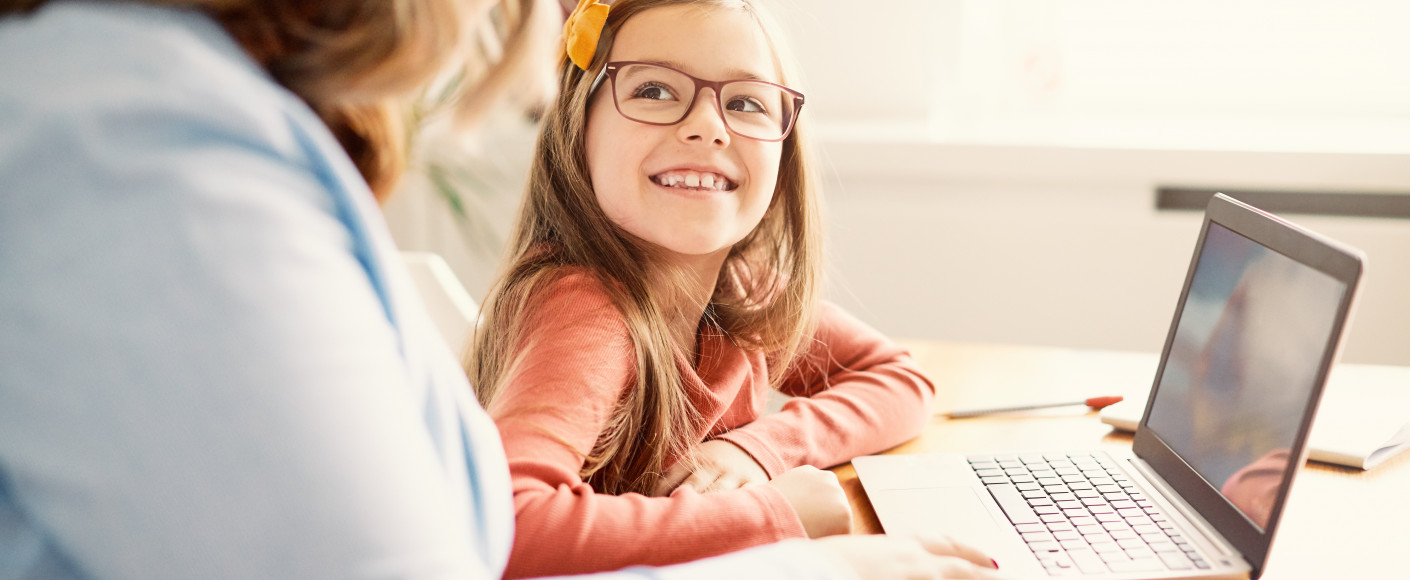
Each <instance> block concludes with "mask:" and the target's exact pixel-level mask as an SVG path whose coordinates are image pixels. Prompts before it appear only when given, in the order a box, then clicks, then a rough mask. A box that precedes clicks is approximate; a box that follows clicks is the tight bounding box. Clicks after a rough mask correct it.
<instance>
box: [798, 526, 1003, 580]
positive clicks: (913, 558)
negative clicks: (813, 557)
mask: <svg viewBox="0 0 1410 580" xmlns="http://www.w3.org/2000/svg"><path fill="white" fill-rule="evenodd" d="M815 545H816V546H817V547H818V548H819V549H821V550H822V551H823V552H824V553H826V554H828V555H829V556H832V557H833V558H836V559H837V560H839V561H841V563H842V564H844V565H845V567H846V569H848V570H851V571H853V572H855V573H856V575H857V577H858V578H861V579H862V580H871V579H873V578H875V579H883V578H885V579H891V578H906V579H934V580H940V579H945V580H956V579H961V578H964V579H969V578H979V579H994V578H999V577H1000V576H999V575H998V573H997V567H996V565H995V564H994V560H992V559H990V558H989V557H988V556H985V555H984V554H983V553H981V552H980V551H979V550H976V549H974V548H971V547H969V546H966V545H964V544H961V543H959V542H955V541H953V540H951V539H949V538H947V537H943V536H940V537H935V536H931V537H890V536H881V535H875V536H871V535H867V536H863V535H857V536H850V535H849V536H833V537H830V538H824V539H821V540H817V542H816V543H815Z"/></svg>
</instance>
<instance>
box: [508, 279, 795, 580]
mask: <svg viewBox="0 0 1410 580" xmlns="http://www.w3.org/2000/svg"><path fill="white" fill-rule="evenodd" d="M530 309H531V311H532V314H531V315H530V316H529V317H528V320H527V321H526V332H525V335H524V336H523V339H522V341H521V344H522V345H524V346H523V349H522V351H521V353H520V358H519V362H518V367H517V368H516V369H515V370H514V371H513V372H512V373H511V376H510V378H509V379H507V380H508V382H507V383H506V384H505V385H504V387H503V388H502V390H501V394H500V398H499V399H497V400H496V401H495V402H494V403H493V404H492V405H491V408H490V412H491V415H493V416H494V418H495V421H496V423H497V424H498V425H499V428H500V433H501V437H502V438H503V440H504V447H505V451H506V453H507V454H508V457H509V467H510V473H511V475H512V478H513V484H514V503H515V508H516V512H517V517H516V528H517V529H516V537H515V546H514V550H513V553H512V555H511V557H510V563H509V568H508V571H507V575H508V576H510V577H523V576H531V575H539V574H566V573H580V572H591V571H600V570H613V569H617V568H620V567H623V566H631V565H661V564H671V563H677V562H685V561H688V560H694V559H697V558H702V557H706V556H713V555H717V554H723V553H725V552H730V551H734V550H738V549H741V548H745V547H749V546H754V545H758V544H762V543H767V542H772V541H776V540H779V539H782V538H790V537H801V536H803V527H802V524H801V523H800V522H799V520H798V518H797V516H796V515H794V513H793V511H792V509H791V508H790V507H789V504H788V503H787V501H786V500H785V499H784V497H783V495H782V494H780V493H779V492H778V491H777V490H775V489H773V488H772V487H770V486H758V487H754V488H749V489H741V490H734V491H731V492H726V493H716V494H706V495H701V494H697V493H695V492H693V491H687V490H682V491H680V492H678V493H676V494H673V495H671V496H668V497H661V498H652V497H646V496H643V495H639V494H625V495H621V496H612V495H604V494H599V493H596V492H595V491H594V490H593V489H592V487H591V486H589V485H588V484H587V483H584V482H583V480H582V479H581V477H579V475H578V472H579V470H580V469H581V468H582V466H583V463H584V455H583V454H584V453H586V452H588V451H589V450H591V448H592V446H593V444H594V443H595V442H596V441H597V439H598V436H599V435H600V434H601V432H602V429H603V425H604V424H605V423H606V421H607V418H608V416H609V414H610V413H611V411H612V409H613V407H614V405H616V403H617V400H618V398H619V396H620V395H621V393H622V390H623V389H624V388H625V387H626V385H627V382H628V381H629V380H632V373H633V369H634V368H635V364H636V358H635V354H634V352H635V351H634V349H633V347H632V344H631V339H630V337H629V336H628V333H627V330H626V326H625V324H624V323H623V321H622V318H621V314H620V313H619V312H618V311H617V309H616V307H615V306H613V305H612V304H611V302H610V301H609V300H608V298H607V296H606V294H605V293H604V292H603V291H602V290H601V288H600V286H598V284H597V283H596V282H595V281H592V280H591V279H590V278H588V277H587V276H585V275H582V274H569V275H567V276H565V277H564V278H562V279H560V280H558V281H556V282H554V283H552V284H551V285H550V286H549V287H548V288H545V289H544V290H543V291H541V292H540V294H539V296H538V297H537V298H536V299H535V300H534V301H532V302H531V306H530Z"/></svg>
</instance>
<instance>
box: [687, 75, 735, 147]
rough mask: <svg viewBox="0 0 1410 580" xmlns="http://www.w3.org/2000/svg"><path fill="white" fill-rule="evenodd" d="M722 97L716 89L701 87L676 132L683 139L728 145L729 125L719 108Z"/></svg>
mask: <svg viewBox="0 0 1410 580" xmlns="http://www.w3.org/2000/svg"><path fill="white" fill-rule="evenodd" d="M719 102H720V98H719V97H718V96H716V94H715V91H714V89H701V90H700V92H699V93H698V94H696V95H695V102H694V103H691V104H690V111H689V112H687V113H686V115H685V118H684V119H682V120H681V122H680V125H678V126H677V127H676V134H677V135H678V136H679V137H680V139H681V140H682V141H686V142H692V143H693V142H701V143H706V144H708V145H711V146H714V147H720V148H724V147H728V146H729V143H730V133H729V127H726V126H725V118H724V116H723V113H721V112H720V110H719Z"/></svg>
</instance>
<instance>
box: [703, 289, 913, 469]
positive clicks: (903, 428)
mask: <svg viewBox="0 0 1410 580" xmlns="http://www.w3.org/2000/svg"><path fill="white" fill-rule="evenodd" d="M779 390H780V391H782V392H783V393H784V394H787V395H792V396H794V397H796V398H794V399H791V400H789V401H788V402H787V403H785V404H784V406H783V409H782V410H781V411H779V412H778V413H775V414H772V415H765V416H763V417H760V418H759V419H757V420H755V421H754V422H752V423H749V424H747V425H744V426H742V427H740V428H738V429H735V430H733V431H730V432H728V433H725V434H723V435H721V436H719V438H720V439H725V440H727V441H729V442H731V443H734V444H736V445H738V446H740V447H741V448H743V449H744V450H745V451H746V452H748V453H749V454H750V455H752V456H753V457H754V458H755V460H757V461H758V462H759V464H760V465H761V466H763V468H764V470H765V471H767V472H768V474H769V477H775V476H777V475H778V474H779V473H782V472H783V471H785V470H787V469H789V468H791V467H796V466H798V465H816V466H819V467H827V466H832V465H837V464H839V463H843V462H846V461H848V460H850V459H851V458H852V457H855V456H857V455H864V454H868V453H875V452H878V451H882V450H885V449H888V448H890V447H894V446H896V445H899V444H901V443H903V442H905V441H907V440H909V439H911V438H913V437H915V436H917V435H919V434H920V432H921V430H922V429H924V428H925V425H926V424H927V423H928V422H929V421H930V416H931V406H932V402H933V400H934V398H935V387H934V385H933V384H931V382H930V380H929V379H928V378H926V376H925V375H924V373H923V372H922V371H921V369H920V367H919V365H917V364H916V362H915V361H914V360H913V359H912V358H911V356H910V353H909V352H908V351H907V350H906V349H905V348H904V347H902V346H900V345H898V344H896V343H895V342H893V341H891V340H890V339H888V338H886V337H885V336H883V335H882V334H881V333H880V332H877V331H876V330H875V329H873V328H871V327H869V326H867V325H866V324H864V323H863V322H861V321H860V320H857V319H856V318H855V317H853V316H852V315H850V314H848V313H847V312H845V311H843V310H842V309H841V308H839V307H837V306H836V305H833V304H830V303H824V304H823V305H822V309H821V312H819V316H818V329H817V332H816V333H815V334H814V336H813V338H812V340H811V342H810V345H809V346H808V347H805V348H804V349H803V352H802V354H801V355H800V356H799V358H798V360H796V361H795V362H794V365H793V367H792V368H790V369H789V371H788V375H787V376H786V377H785V379H784V381H783V383H782V384H781V385H780V387H779Z"/></svg>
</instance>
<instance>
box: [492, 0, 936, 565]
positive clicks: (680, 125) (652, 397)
mask: <svg viewBox="0 0 1410 580" xmlns="http://www.w3.org/2000/svg"><path fill="white" fill-rule="evenodd" d="M604 13H606V14H605V24H604V18H603V17H604ZM599 27H600V28H599ZM567 29H568V35H567V42H566V44H567V48H568V53H569V57H570V59H571V60H570V61H566V62H564V64H563V65H562V70H561V77H560V83H561V94H560V96H559V98H558V101H557V102H556V104H555V105H554V108H553V109H552V110H551V111H549V112H548V114H547V117H546V119H545V120H544V124H543V129H542V134H541V136H540V139H539V145H538V152H537V157H536V159H535V160H534V165H533V169H532V172H531V176H530V181H529V185H528V192H527V198H526V200H525V201H524V205H523V208H522V209H521V213H520V216H519V221H518V224H517V230H516V234H515V237H514V240H513V242H512V249H511V252H512V254H511V259H510V261H509V262H508V265H507V270H506V271H505V272H504V273H503V274H502V277H501V279H500V280H499V282H498V283H497V284H496V285H495V287H494V288H493V289H492V291H491V293H490V295H489V297H488V299H487V300H486V305H485V310H484V318H483V321H482V324H481V326H480V328H479V329H478V330H477V332H476V334H475V338H474V343H473V347H472V353H471V355H470V357H469V359H468V360H467V370H468V372H469V374H470V377H471V382H472V384H474V385H476V389H477V393H478V395H479V397H480V400H481V402H482V403H484V404H485V405H486V406H487V408H489V409H490V411H491V414H492V415H493V417H494V418H495V420H496V423H497V424H498V426H499V429H500V432H501V435H502V437H503V439H504V444H505V449H506V451H507V453H508V456H509V460H510V470H511V474H512V477H513V482H514V493H515V509H516V522H517V534H516V538H515V546H514V549H513V552H512V555H511V559H510V564H509V568H508V569H507V572H506V574H507V575H508V576H511V577H518V576H527V575H534V574H548V573H573V572H587V571H594V570H609V569H616V568H620V567H623V566H627V565H634V564H667V563H672V562H681V561H686V560H690V559H694V558H699V557H703V556H709V555H713V554H720V553H724V552H729V551H733V550H737V549H740V548H744V547H747V546H751V545H757V544H762V543H767V542H773V541H776V540H780V539H783V538H790V537H802V536H812V537H817V536H821V535H827V534H832V533H841V532H846V531H847V529H848V527H849V525H850V514H849V513H848V511H847V503H846V499H845V496H844V495H843V494H842V492H841V489H840V487H839V486H838V485H837V482H836V479H835V477H833V476H832V474H831V473H827V472H823V471H819V470H817V469H816V468H812V467H801V468H800V466H829V465H835V464H838V463H842V462H845V461H847V460H849V459H850V458H851V457H853V456H856V455H859V454H865V453H872V452H876V451H880V450H883V449H886V448H888V447H891V446H894V445H896V444H898V443H901V442H903V441H905V440H907V439H909V438H911V437H914V436H915V435H916V434H918V433H919V431H920V429H921V428H922V427H923V426H924V425H925V423H926V421H927V419H928V417H929V414H930V411H929V409H930V403H931V399H932V397H933V395H934V393H933V386H932V385H931V384H930V383H929V381H927V380H926V379H925V377H923V376H922V375H921V373H920V370H919V369H918V368H917V367H916V365H915V364H914V363H913V362H912V360H911V359H910V357H909V355H908V353H907V352H906V351H905V350H904V349H902V348H900V347H898V346H896V345H895V344H893V343H891V342H889V341H887V340H886V339H885V338H883V337H882V336H880V335H879V334H878V333H877V332H875V331H874V330H872V329H870V328H868V327H866V326H865V325H863V324H862V323H860V322H858V321H857V320H856V319H854V318H852V317H851V316H849V315H847V314H846V313H844V312H843V311H841V310H840V309H838V308H836V307H835V306H832V305H829V304H825V303H819V300H818V297H817V294H818V287H819V280H818V277H819V272H820V260H821V258H820V256H821V251H820V247H819V245H820V242H819V232H818V222H819V220H818V210H817V203H818V200H817V196H818V194H817V192H816V191H815V189H814V185H813V183H814V181H813V180H812V178H811V176H810V173H809V161H808V156H807V154H806V150H805V149H804V146H803V143H802V140H801V138H800V128H799V126H798V112H799V109H800V107H801V106H802V104H803V100H804V99H803V96H802V94H801V93H798V92H797V91H794V90H792V89H790V88H787V86H786V85H787V83H788V82H789V79H790V78H791V77H790V75H789V74H788V73H787V72H786V71H785V68H784V66H783V65H782V63H783V62H784V58H783V56H782V55H781V51H780V47H779V46H778V44H777V43H776V41H775V39H776V38H777V36H776V34H774V33H773V28H772V27H771V26H769V25H768V24H767V20H766V19H765V18H764V16H763V15H762V14H761V13H760V11H759V9H758V8H757V7H756V6H754V5H753V4H752V3H751V2H749V1H748V0H622V1H620V2H617V3H615V4H613V5H612V6H611V7H610V12H609V11H608V9H607V7H606V6H603V5H600V4H595V3H594V2H592V1H591V0H583V2H582V4H580V5H579V8H578V10H577V11H575V13H574V14H573V15H572V16H570V21H569V24H568V27H567ZM599 32H600V38H599V37H598V34H599ZM770 388H776V389H778V390H780V391H782V392H784V393H786V394H789V395H795V396H799V397H800V398H797V399H794V400H792V401H790V402H788V403H787V404H786V405H785V406H784V407H783V410H782V411H781V412H780V413H777V414H773V415H769V416H761V413H762V412H763V410H764V406H765V399H766V397H767V396H768V392H769V390H770ZM793 468H799V469H793ZM771 479H772V481H770V480H771ZM765 483H766V485H753V484H765ZM652 496H657V497H652ZM647 539H649V540H650V541H649V542H648V541H643V540H647Z"/></svg>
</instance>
